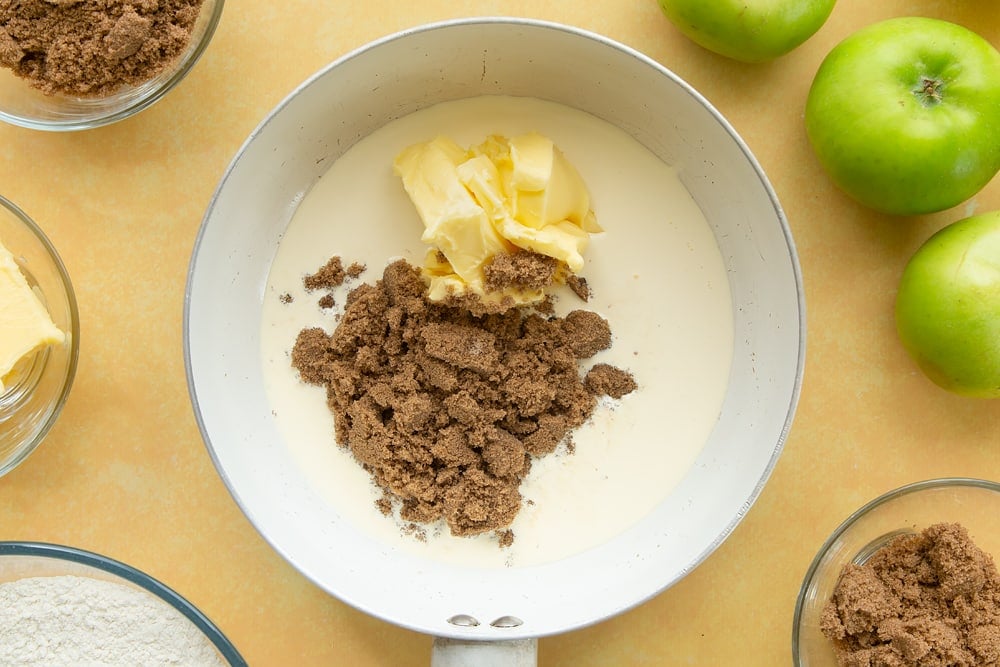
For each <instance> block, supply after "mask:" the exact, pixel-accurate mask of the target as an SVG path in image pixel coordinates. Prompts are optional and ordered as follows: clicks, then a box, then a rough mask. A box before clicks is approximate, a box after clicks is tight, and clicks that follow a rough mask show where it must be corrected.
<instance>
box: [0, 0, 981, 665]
mask: <svg viewBox="0 0 1000 667" xmlns="http://www.w3.org/2000/svg"><path fill="white" fill-rule="evenodd" d="M498 14H502V15H519V16H527V17H535V18H542V19H549V20H554V21H559V22H564V23H569V24H573V25H577V26H580V27H583V28H587V29H589V30H593V31H597V32H600V33H603V34H605V35H608V36H610V37H612V38H614V39H617V40H619V41H622V42H624V43H626V44H628V45H630V46H632V47H635V48H637V49H639V50H640V51H642V52H644V53H646V54H648V55H649V56H651V57H653V58H655V59H656V60H658V61H659V62H661V63H663V64H664V65H666V66H667V67H669V68H671V69H672V70H674V71H675V72H676V73H678V74H679V75H680V76H682V77H683V78H685V79H686V80H687V81H689V82H690V83H691V84H693V85H694V86H695V87H696V88H698V89H699V90H700V91H701V92H702V93H704V94H705V96H706V97H707V98H708V99H709V100H710V101H711V102H713V103H714V104H715V105H716V106H717V107H718V108H719V109H720V110H721V112H722V113H723V114H724V115H725V116H726V117H728V119H729V120H730V121H731V122H732V123H733V125H734V126H735V127H736V129H737V130H738V131H739V132H740V133H741V134H742V135H743V137H744V138H745V139H746V141H747V142H748V143H749V145H750V147H751V148H752V149H753V151H754V152H755V153H756V155H757V157H758V158H759V160H760V161H761V163H762V164H763V166H764V168H765V169H766V170H767V173H768V174H769V176H770V178H771V180H772V182H773V184H774V187H775V189H776V190H777V193H778V195H779V197H780V199H781V202H782V204H783V205H784V208H785V210H786V212H787V215H788V219H789V221H790V224H791V227H792V230H793V234H794V236H795V240H796V242H797V245H798V250H799V253H800V258H801V262H802V269H803V274H804V280H805V290H806V300H807V309H808V351H807V364H806V377H805V383H804V386H803V393H802V398H801V402H800V404H799V410H798V414H797V418H796V421H795V424H794V427H793V429H792V432H791V436H790V438H789V440H788V442H787V445H786V447H785V450H784V454H783V456H782V458H781V460H780V462H779V463H778V465H777V468H776V469H775V471H774V474H773V475H772V477H771V480H770V482H769V483H768V485H767V487H766V488H765V489H764V491H763V493H762V495H761V496H760V498H759V500H758V501H757V503H756V504H755V505H754V507H753V508H752V510H751V511H750V513H749V514H748V516H747V517H746V519H745V520H744V521H743V522H742V523H741V524H740V526H739V527H738V528H737V530H736V531H735V532H734V533H733V535H732V536H731V537H730V538H729V540H728V541H726V542H725V544H723V545H722V547H721V548H720V549H718V551H717V552H716V553H715V554H713V555H712V556H711V557H710V558H709V559H708V560H707V561H706V562H705V563H704V564H703V565H701V566H700V567H699V568H697V569H696V570H695V571H694V572H693V573H692V574H691V575H689V576H688V577H687V578H686V579H684V580H683V581H682V582H680V583H679V584H678V585H676V586H674V587H673V588H671V589H669V590H667V591H665V592H663V593H662V594H660V595H659V596H657V597H656V598H654V599H653V600H651V601H649V602H648V603H646V604H644V605H642V606H641V607H639V608H637V609H634V610H632V611H630V612H628V613H625V614H623V615H621V616H619V617H617V618H614V619H611V620H609V621H605V622H603V623H600V624H597V625H595V626H593V627H589V628H586V629H583V630H579V631H575V632H571V633H568V634H565V635H563V636H557V637H550V638H545V639H543V640H542V641H541V642H540V649H539V657H540V662H541V664H542V665H544V666H546V667H556V666H557V665H558V666H567V667H569V666H572V667H588V666H596V665H727V664H732V665H782V664H788V663H789V661H790V655H791V649H790V632H791V627H790V626H791V618H792V610H793V606H794V602H795V596H796V594H797V592H798V589H799V585H800V583H801V579H802V576H803V573H804V571H805V569H806V567H807V566H808V564H809V562H810V560H811V559H812V557H813V555H814V553H815V551H816V549H817V548H818V547H819V546H820V544H821V543H822V541H823V540H824V539H825V538H826V537H827V535H828V534H829V533H830V532H831V531H832V530H833V529H834V528H835V527H836V525H837V524H838V523H839V522H840V521H841V520H842V519H843V518H845V517H846V516H847V515H848V514H849V513H850V512H852V511H853V510H854V509H855V508H857V507H858V506H859V505H861V504H862V503H864V502H866V501H867V500H869V499H871V498H872V497H874V496H876V495H878V494H880V493H882V492H883V491H886V490H888V489H890V488H892V487H895V486H898V485H901V484H904V483H907V482H911V481H916V480H918V479H924V478H929V477H937V476H945V475H968V476H977V477H986V478H991V479H994V480H1000V442H998V440H1000V401H992V402H989V401H975V400H966V399H960V398H957V397H954V396H951V395H949V394H946V393H944V392H943V391H941V390H939V389H937V388H936V387H934V386H933V385H931V384H930V383H929V382H928V381H926V380H925V379H924V378H923V377H922V376H921V375H920V374H919V372H918V371H916V369H915V367H914V366H913V365H912V363H911V362H910V361H909V359H908V358H907V357H906V356H905V354H904V352H903V351H902V349H901V348H900V346H899V344H898V343H897V340H896V338H895V333H894V329H893V324H892V318H891V308H892V303H893V298H894V293H895V288H896V282H897V280H898V277H899V275H900V272H901V270H902V268H903V265H904V263H905V261H906V259H907V258H908V256H909V255H910V253H911V252H912V251H913V250H915V249H916V247H917V246H918V245H919V244H920V243H921V242H922V241H923V240H924V239H925V238H926V237H927V236H929V235H930V233H931V232H932V231H934V230H935V229H937V228H939V227H941V226H943V225H944V224H946V223H948V222H951V221H953V220H956V219H958V218H959V217H962V216H963V215H964V214H965V213H967V212H968V211H971V210H978V211H985V210H990V209H998V208H1000V182H997V181H994V182H993V183H991V184H990V185H989V186H988V187H987V188H986V189H985V190H984V191H983V192H982V193H980V194H979V195H978V196H977V197H976V198H975V199H974V200H973V201H972V202H969V203H968V204H967V205H963V206H961V207H959V208H957V209H955V210H951V211H947V212H944V213H940V214H937V215H933V216H928V217H924V218H919V219H907V220H900V219H891V218H888V217H883V216H880V215H876V214H873V213H871V212H869V211H866V210H864V209H862V208H860V207H859V206H857V205H855V204H854V203H852V202H851V201H850V200H848V199H847V198H846V197H844V196H843V195H841V194H840V193H839V192H838V191H836V190H835V189H834V188H833V187H832V186H831V185H830V183H829V182H828V181H827V179H826V178H825V176H824V174H823V173H822V172H821V171H820V168H819V165H818V163H817V162H816V160H815V158H814V157H813V155H812V153H811V150H810V148H809V146H808V144H807V141H806V137H805V133H804V130H803V126H802V109H803V105H804V101H805V96H806V91H807V90H808V87H809V82H810V80H811V78H812V75H813V73H814V72H815V70H816V68H817V66H818V65H819V62H820V61H821V60H822V58H823V56H824V55H825V54H826V52H827V51H828V50H829V49H830V48H831V47H832V46H833V45H834V44H835V43H837V42H838V41H839V40H840V39H842V38H843V37H845V36H846V35H847V34H849V33H850V32H852V31H853V30H855V29H857V28H859V27H861V26H863V25H866V24H868V23H871V22H874V21H876V20H879V19H882V18H887V17H890V16H896V15H904V14H913V15H926V16H936V17H941V18H948V19H951V20H955V21H957V22H960V23H963V24H965V25H967V26H969V27H972V28H974V29H976V30H977V31H978V32H979V33H980V34H982V35H983V36H984V37H986V38H987V39H989V40H991V41H992V42H993V43H994V44H995V45H1000V12H998V11H997V9H996V6H995V4H994V3H993V2H989V1H987V0H906V1H904V0H879V1H878V2H871V1H870V0H841V1H840V2H839V3H838V5H837V6H836V8H835V9H834V11H833V14H832V16H831V17H830V19H829V21H828V22H827V24H826V25H825V26H824V27H823V28H822V29H821V30H820V32H819V33H817V34H816V35H815V36H814V37H813V38H812V39H811V40H810V41H809V42H807V43H806V44H805V45H804V46H802V47H800V48H799V49H798V50H796V51H795V52H793V53H792V54H790V55H788V56H785V57H783V58H781V59H780V60H778V61H776V62H774V63H771V64H766V65H756V66H751V65H741V64H737V63H734V62H731V61H727V60H725V59H722V58H720V57H717V56H714V55H713V54H710V53H707V52H706V51H703V50H701V49H700V48H698V47H696V46H694V45H693V44H691V43H690V42H688V41H687V40H686V39H685V38H683V37H682V36H681V35H680V34H679V33H678V32H677V31H676V30H675V29H674V28H673V27H672V26H671V25H670V24H669V23H668V22H667V21H666V19H664V18H663V17H662V15H661V14H660V10H659V8H658V6H657V4H656V2H655V0H593V1H591V2H583V1H581V0H577V1H576V2H567V1H565V0H532V1H531V2H528V1H524V0H516V1H509V2H499V1H496V0H493V1H490V0H481V1H476V0H465V1H463V2H446V1H444V0H432V1H431V0H411V1H408V2H400V1H398V0H396V1H390V0H365V2H361V1H357V2H353V3H351V2H336V3H334V2H315V1H314V0H282V1H281V2H273V1H270V0H229V1H228V3H227V6H226V9H225V12H224V15H223V17H222V22H221V24H220V26H219V30H218V32H217V34H216V38H215V40H214V42H213V44H212V45H211V46H210V48H209V49H208V51H207V52H206V53H205V55H204V57H203V59H202V60H201V62H200V63H199V64H198V66H197V67H196V69H195V70H194V71H193V72H192V74H191V75H190V76H189V77H188V78H187V79H186V80H185V81H184V82H183V83H182V84H181V85H180V86H179V87H178V88H177V89H176V90H175V91H174V92H172V93H171V94H170V95H169V96H168V97H166V98H165V99H164V100H162V101H161V102H159V103H158V104H157V105H155V106H154V107H152V108H150V109H149V110H147V111H145V112H143V113H141V114H140V115H138V116H136V117H134V118H131V119H129V120H127V121H124V122H121V123H119V124H117V125H113V126H110V127H107V128H103V129H98V130H92V131H89V132H84V133H75V134H46V133H39V132H34V131H30V130H25V129H20V128H15V127H10V126H3V127H0V193H2V194H3V195H5V196H7V197H8V198H10V199H12V200H13V201H14V202H15V203H17V204H19V205H20V206H21V207H22V208H24V209H25V210H26V211H27V212H28V213H29V214H30V215H31V216H33V217H34V218H35V219H36V220H37V221H38V223H39V224H40V225H41V226H42V227H43V228H44V229H45V230H46V232H47V233H48V234H49V235H50V237H51V238H52V240H53V242H54V243H55V244H56V246H57V247H58V249H59V250H60V252H61V254H62V256H63V259H64V261H65V262H66V265H67V267H68V269H69V272H70V274H71V275H72V277H73V280H74V282H75V285H76V290H77V296H78V299H79V304H80V312H81V318H82V334H81V348H80V353H81V357H80V366H79V373H78V376H77V380H76V384H75V387H74V390H73V393H72V395H71V397H70V399H69V402H68V404H67V406H66V409H65V412H64V413H63V416H62V418H61V420H60V421H59V422H58V424H57V425H56V427H55V428H54V429H53V431H52V432H51V435H50V436H49V438H48V440H47V441H46V442H45V443H44V444H43V446H42V447H41V449H39V450H38V451H37V452H36V453H35V454H34V455H32V457H31V458H29V459H28V461H27V462H26V463H24V464H23V465H22V466H21V467H20V468H18V469H16V470H15V471H14V472H13V473H11V474H10V475H8V476H6V477H4V478H2V479H0V539H26V540H43V541H51V542H58V543H63V544H69V545H73V546H77V547H82V548H86V549H91V550H94V551H98V552H101V553H104V554H106V555H109V556H112V557H114V558H118V559H121V560H124V561H126V562H128V563H130V564H132V565H135V566H137V567H139V568H141V569H143V570H146V571H148V572H149V573H151V574H153V575H155V576H157V577H159V578H160V579H162V580H163V581H164V582H166V583H167V584H168V585H170V586H172V587H173V588H175V589H176V590H178V591H179V592H181V593H182V594H183V595H185V596H187V597H188V598H189V599H190V600H192V601H193V602H194V603H195V604H197V605H198V606H200V607H201V609H202V610H204V611H205V612H206V613H207V614H208V615H209V616H210V617H211V618H212V619H214V620H215V621H216V622H217V623H218V624H219V625H220V626H221V628H222V630H223V631H224V632H225V633H227V634H228V635H229V637H230V638H231V639H232V640H233V641H234V642H235V643H236V644H237V645H238V647H239V649H240V650H241V651H242V652H243V654H244V656H245V657H246V658H247V659H248V660H249V662H250V664H251V665H254V666H269V665H296V666H297V667H310V666H313V665H316V666H319V665H348V664H349V665H356V666H359V667H364V666H369V665H392V666H400V667H406V666H414V667H416V666H418V665H426V664H429V651H430V639H429V638H428V637H426V636H422V635H419V634H416V633H413V632H410V631H407V630H402V629H399V628H396V627H394V626H391V625H388V624H386V623H384V622H381V621H378V620H375V619H373V618H370V617H368V616H366V615H364V614H361V613H359V612H357V611H355V610H353V609H351V608H349V607H347V606H346V605H344V604H342V603H341V602H339V601H338V600H336V599H333V598H331V597H329V596H327V595H326V594H324V593H323V592H321V591H320V590H318V589H317V588H315V587H314V586H313V585H312V584H310V583H309V582H307V581H306V580H305V579H304V578H303V577H301V576H300V575H298V574H297V573H296V572H295V571H294V570H293V569H292V568H291V567H290V566H288V565H287V564H286V563H285V562H284V561H283V560H282V559H281V558H280V557H279V556H278V555H276V554H275V553H274V552H273V551H272V550H271V549H270V548H269V547H268V546H267V545H266V544H265V543H264V541H263V540H262V539H261V538H260V537H259V536H258V534H257V533H256V532H255V531H254V530H253V528H252V527H251V526H250V524H249V523H248V522H247V521H246V520H245V519H244V517H243V515H242V514H241V513H240V512H239V510H238V509H237V507H236V505H235V504H234V503H233V502H232V500H231V499H230V497H229V495H228V493H227V491H226V489H225V487H224V486H223V484H222V482H221V481H220V480H219V478H218V477H217V475H216V474H215V471H214V469H213V467H212V465H211V462H210V460H209V457H208V455H207V453H206V450H205V447H204V446H203V444H202V442H201V439H200V437H199V434H198V429H197V427H196V425H195V421H194V418H193V416H192V411H191V407H190V405H189V402H188V394H187V387H186V383H185V378H184V365H183V351H182V345H181V314H182V301H183V293H184V281H185V276H186V271H187V264H188V259H189V257H190V253H191V249H192V244H193V241H194V238H195V235H196V233H197V230H198V225H199V223H200V221H201V216H202V213H203V211H204V209H205V207H206V205H207V203H208V200H209V198H210V196H211V193H212V191H213V189H214V188H215V185H216V183H217V181H218V179H219V177H220V176H221V174H222V172H223V170H224V169H225V168H226V165H227V164H228V163H229V161H230V159H231V158H232V156H233V155H234V153H235V152H236V150H237V149H238V148H239V146H240V144H241V143H242V142H243V140H244V139H245V138H246V136H247V135H248V133H249V132H250V131H251V130H252V129H253V128H254V127H255V126H256V124H257V123H258V122H259V121H260V119H261V118H262V117H263V116H264V115H265V114H266V113H267V112H268V111H269V110H270V109H271V108H272V107H273V106H274V105H275V104H276V103H277V102H278V101H279V100H281V99H282V98H283V97H284V96H285V95H286V94H287V93H288V92H289V91H291V90H292V89H293V88H294V87H295V86H296V85H297V84H298V83H300V82H301V81H302V80H303V79H304V78H306V77H307V76H309V75H310V74H312V73H313V72H314V71H316V70H317V69H319V68H320V67H322V66H323V65H325V64H326V63H328V62H329V61H331V60H332V59H334V58H336V57H338V56H340V55H342V54H344V53H345V52H347V51H349V50H350V49H353V48H355V47H358V46H360V45H362V44H363V43H365V42H366V41H368V40H371V39H374V38H377V37H381V36H383V35H386V34H388V33H390V32H394V31H396V30H399V29H404V28H407V27H411V26H414V25H417V24H420V23H424V22H428V21H434V20H439V19H446V18H453V17H462V16H475V15H498ZM584 584H585V582H581V585H584Z"/></svg>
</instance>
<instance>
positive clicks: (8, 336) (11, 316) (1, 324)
mask: <svg viewBox="0 0 1000 667" xmlns="http://www.w3.org/2000/svg"><path fill="white" fill-rule="evenodd" d="M64 339H65V334H63V332H62V331H60V330H59V328H58V327H56V325H55V324H54V323H53V322H52V318H51V316H50V315H49V313H48V311H47V310H46V309H45V306H44V305H43V304H42V302H41V300H40V299H39V298H38V295H37V294H35V292H34V290H32V289H31V286H29V285H28V281H27V280H26V279H25V277H24V274H22V273H21V270H20V268H19V267H18V265H17V262H16V261H14V255H12V254H11V252H10V251H9V250H7V248H5V247H4V246H3V245H2V244H0V393H2V392H3V390H4V384H5V383H9V382H10V380H11V379H13V375H14V372H12V371H14V368H15V366H16V365H17V363H18V362H19V361H21V359H24V358H26V357H27V356H28V355H30V354H31V353H33V352H35V351H37V350H40V349H42V348H44V347H46V346H48V345H56V344H58V343H61V342H63V340H64Z"/></svg>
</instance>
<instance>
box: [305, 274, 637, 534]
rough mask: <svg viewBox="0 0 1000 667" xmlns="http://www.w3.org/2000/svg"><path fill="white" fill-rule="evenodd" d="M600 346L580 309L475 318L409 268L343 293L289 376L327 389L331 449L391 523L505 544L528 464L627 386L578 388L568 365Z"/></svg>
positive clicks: (607, 374)
mask: <svg viewBox="0 0 1000 667" xmlns="http://www.w3.org/2000/svg"><path fill="white" fill-rule="evenodd" d="M610 345H611V331H610V328H609V326H608V324H607V322H606V321H605V320H604V319H603V318H601V317H600V316H599V315H597V314H595V313H590V312H588V311H573V312H572V313H570V314H569V315H568V316H567V317H566V318H558V317H546V316H542V315H539V314H538V313H535V312H531V311H527V310H524V309H520V308H515V309H511V310H508V311H506V312H503V313H495V314H488V315H482V316H474V315H473V314H471V313H470V312H469V311H468V310H466V309H462V308H458V307H454V306H449V305H445V304H440V303H431V302H429V301H428V300H427V299H426V298H425V284H424V282H423V279H422V278H421V275H420V270H419V269H416V268H414V267H413V266H411V265H409V264H407V263H406V262H405V261H403V260H400V261H396V262H394V263H392V264H390V265H389V266H388V267H386V269H385V271H384V273H383V275H382V278H381V279H380V280H378V281H377V282H376V283H375V284H374V285H370V284H362V285H359V286H358V287H356V288H354V289H353V290H351V292H350V293H349V295H348V298H347V304H346V307H345V310H344V313H343V315H342V316H341V318H340V321H339V324H338V325H337V327H336V329H335V330H334V331H333V333H332V334H327V333H326V332H325V331H323V330H322V329H319V328H310V329H304V330H303V331H301V332H300V333H299V335H298V338H297V340H296V343H295V346H294V348H293V350H292V364H293V366H294V367H295V368H296V369H298V371H299V373H300V375H301V377H302V379H303V380H304V381H306V382H308V383H311V384H316V385H321V386H324V387H325V388H326V393H327V403H328V405H329V407H330V409H331V410H332V412H333V414H334V421H335V428H336V439H337V442H338V443H340V444H341V445H342V446H346V447H349V448H350V450H351V452H352V453H353V454H354V456H355V458H356V459H357V460H358V461H359V462H360V463H361V464H362V465H363V466H364V467H365V468H366V469H367V470H368V471H369V472H370V473H371V474H372V476H373V478H374V480H375V482H376V483H377V484H378V485H379V486H380V487H381V488H382V489H383V490H384V491H385V493H386V494H387V497H388V498H389V499H392V501H394V502H396V503H398V504H399V505H400V515H401V518H402V519H403V520H405V521H411V522H417V523H422V524H423V523H429V522H434V521H437V520H438V519H444V520H445V521H446V522H447V524H448V526H449V528H450V530H451V532H452V533H453V534H455V535H474V534H478V533H483V532H490V531H494V532H497V533H498V534H501V536H502V537H503V540H504V543H507V544H509V543H510V541H511V540H512V539H513V537H512V535H509V534H507V533H505V532H504V531H505V529H506V528H507V526H509V524H510V523H511V521H513V519H514V517H515V515H516V514H517V512H518V510H519V508H520V506H521V502H522V499H521V494H520V491H519V486H520V483H521V480H522V479H523V478H524V476H525V475H526V474H527V473H528V471H529V469H530V467H531V460H532V457H537V456H543V455H546V454H549V453H551V452H553V451H554V450H555V449H556V447H557V446H558V445H559V444H560V443H561V442H563V441H564V439H566V437H567V435H568V434H569V433H570V432H571V431H572V430H573V429H575V428H577V427H578V426H580V425H582V424H583V423H584V422H585V421H586V420H587V419H588V418H589V417H590V415H591V413H592V412H593V410H594V408H595V407H596V405H597V401H598V397H599V396H601V395H604V394H609V395H613V394H619V395H624V394H625V393H628V392H629V391H632V390H633V389H634V388H635V383H634V380H632V378H631V375H630V374H629V373H627V372H626V371H622V370H620V369H613V370H609V369H612V367H610V366H608V367H607V369H605V370H603V371H596V373H597V377H596V378H592V379H591V381H589V382H585V381H584V379H583V378H581V376H580V370H579V367H578V364H579V362H580V360H582V359H587V358H589V357H591V356H593V355H594V354H596V353H597V352H599V351H600V350H602V349H606V348H607V347H609V346H610ZM602 378H603V379H602ZM626 378H627V380H626ZM628 381H631V385H629V382H628ZM629 387H631V388H629ZM387 502H388V501H387V500H386V499H385V498H383V500H382V501H381V503H382V504H381V508H382V509H383V510H385V509H386V507H387Z"/></svg>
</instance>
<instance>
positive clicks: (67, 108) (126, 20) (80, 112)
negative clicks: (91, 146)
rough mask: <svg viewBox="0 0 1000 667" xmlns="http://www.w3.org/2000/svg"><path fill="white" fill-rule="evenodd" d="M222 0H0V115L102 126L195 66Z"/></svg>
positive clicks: (27, 123)
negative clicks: (54, 0) (128, 0)
mask: <svg viewBox="0 0 1000 667" xmlns="http://www.w3.org/2000/svg"><path fill="white" fill-rule="evenodd" d="M222 7H223V0H134V1H130V2H125V1H124V0H69V1H66V0H62V1H61V2H52V1H51V0H24V1H23V2H13V3H11V2H7V3H0V119H2V120H4V121H6V122H8V123H11V124H13V125H18V126H21V127H27V128H31V129H36V130H51V131H73V130H85V129H89V128H94V127H99V126H102V125H108V124H110V123H114V122H116V121H119V120H123V119H125V118H128V117H130V116H132V115H134V114H136V113H138V112H140V111H142V110H143V109H146V108H148V107H149V106H151V105H152V104H154V103H155V102H157V101H158V100H160V99H161V98H162V97H163V96H164V95H166V94H167V93H168V92H169V91H170V90H172V89H173V88H174V87H175V86H176V85H177V84H178V83H179V82H180V81H181V80H182V79H183V78H184V77H185V76H186V75H187V74H188V72H189V71H190V70H191V68H192V67H194V65H195V63H196V62H197V61H198V59H199V58H200V57H201V55H202V53H203V52H204V51H205V49H206V47H207V46H208V44H209V42H210V41H211V39H212V36H213V34H214V33H215V29H216V26H217V25H218V23H219V19H220V17H221V15H222Z"/></svg>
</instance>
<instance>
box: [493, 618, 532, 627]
mask: <svg viewBox="0 0 1000 667" xmlns="http://www.w3.org/2000/svg"><path fill="white" fill-rule="evenodd" d="M523 624H524V621H522V620H521V619H519V618H518V617H517V616H501V617H500V618H498V619H497V620H495V621H493V622H492V623H490V625H492V626H493V627H494V628H516V627H517V626H519V625H523Z"/></svg>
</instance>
